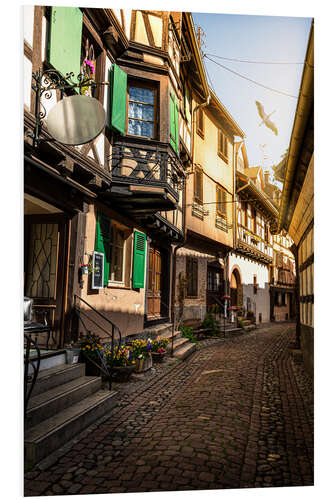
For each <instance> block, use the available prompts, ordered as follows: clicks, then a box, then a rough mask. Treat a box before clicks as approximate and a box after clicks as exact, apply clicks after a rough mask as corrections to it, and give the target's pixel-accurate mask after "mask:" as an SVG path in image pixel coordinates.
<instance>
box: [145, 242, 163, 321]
mask: <svg viewBox="0 0 333 500" xmlns="http://www.w3.org/2000/svg"><path fill="white" fill-rule="evenodd" d="M167 281H168V273H167V266H166V256H165V253H164V252H163V250H162V249H160V248H158V247H156V246H154V245H152V244H151V245H150V247H149V260H148V285H147V320H148V321H151V320H158V319H161V318H163V317H164V316H167V315H168V307H167V302H168V299H167V293H168V287H167Z"/></svg>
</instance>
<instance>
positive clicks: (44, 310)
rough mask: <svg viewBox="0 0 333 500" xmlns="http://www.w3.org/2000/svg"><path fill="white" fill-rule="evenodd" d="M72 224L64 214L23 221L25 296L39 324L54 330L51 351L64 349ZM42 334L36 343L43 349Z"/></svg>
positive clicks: (34, 217) (27, 217)
mask: <svg viewBox="0 0 333 500" xmlns="http://www.w3.org/2000/svg"><path fill="white" fill-rule="evenodd" d="M68 236H69V220H68V218H67V217H66V216H65V215H64V214H49V215H47V214H42V215H25V217H24V295H25V296H27V297H30V298H32V299H33V300H34V313H35V316H36V320H37V321H44V318H45V319H46V321H47V323H48V324H49V325H50V326H51V338H50V348H54V349H57V348H60V347H62V345H63V334H64V314H65V311H64V307H65V298H66V297H65V296H66V287H67V271H68V265H67V257H68ZM45 341H46V339H45V338H44V336H43V335H42V334H40V335H39V336H38V339H37V342H38V344H39V345H40V346H43V344H44V343H45Z"/></svg>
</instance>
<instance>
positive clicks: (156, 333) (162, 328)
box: [142, 323, 172, 338]
mask: <svg viewBox="0 0 333 500" xmlns="http://www.w3.org/2000/svg"><path fill="white" fill-rule="evenodd" d="M171 329H172V323H164V324H162V325H157V326H154V327H151V328H145V329H144V330H143V332H142V333H144V334H145V335H147V336H148V337H149V336H151V337H153V338H156V337H164V336H165V335H166V334H168V333H169V331H171Z"/></svg>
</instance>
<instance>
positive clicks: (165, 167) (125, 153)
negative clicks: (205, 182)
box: [109, 137, 185, 218]
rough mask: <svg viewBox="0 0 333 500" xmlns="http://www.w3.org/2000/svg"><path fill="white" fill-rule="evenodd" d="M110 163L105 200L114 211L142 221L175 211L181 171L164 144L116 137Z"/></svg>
mask: <svg viewBox="0 0 333 500" xmlns="http://www.w3.org/2000/svg"><path fill="white" fill-rule="evenodd" d="M110 160H111V174H112V185H111V188H110V191H109V197H110V198H111V200H112V201H113V202H115V203H116V204H117V207H118V209H120V210H124V212H126V213H128V214H129V215H131V216H134V217H135V216H138V217H140V218H142V217H149V216H151V215H152V214H155V213H156V212H159V211H168V210H175V209H176V208H177V206H178V202H179V199H180V197H179V192H180V191H181V190H182V189H183V186H184V180H185V172H184V170H183V167H182V163H181V162H180V160H179V159H178V157H177V156H176V154H175V153H174V151H173V150H172V148H171V147H170V146H169V145H168V144H164V143H160V142H158V143H157V142H155V143H152V142H150V141H149V142H148V141H140V142H139V140H137V141H135V140H134V139H132V138H128V137H126V138H124V139H123V138H120V139H118V140H117V142H116V143H115V144H114V145H113V147H112V155H111V158H110Z"/></svg>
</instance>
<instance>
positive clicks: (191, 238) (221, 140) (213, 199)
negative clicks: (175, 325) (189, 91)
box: [177, 89, 244, 322]
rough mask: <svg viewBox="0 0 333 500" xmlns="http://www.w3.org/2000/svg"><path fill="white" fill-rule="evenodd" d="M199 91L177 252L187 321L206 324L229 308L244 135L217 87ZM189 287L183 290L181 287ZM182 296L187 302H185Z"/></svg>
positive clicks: (182, 314)
mask: <svg viewBox="0 0 333 500" xmlns="http://www.w3.org/2000/svg"><path fill="white" fill-rule="evenodd" d="M209 91H210V97H209V100H207V102H205V103H203V104H201V103H200V101H199V100H198V98H197V95H196V93H195V92H194V93H193V102H192V108H193V110H194V114H193V122H194V124H193V166H192V168H191V170H190V172H189V175H188V180H187V183H186V211H185V220H186V240H185V244H184V245H183V247H182V248H180V249H179V251H178V253H177V287H178V297H177V305H178V311H179V314H178V315H179V316H180V317H181V319H182V320H183V321H186V320H192V321H194V322H200V321H202V320H203V319H204V317H205V315H206V313H207V312H208V311H209V310H210V309H211V307H212V306H214V305H217V306H218V307H219V309H221V307H223V302H222V300H221V299H222V296H223V295H225V294H226V293H227V281H226V280H227V279H228V272H227V266H228V253H229V252H230V250H231V249H232V247H233V217H234V214H233V194H234V182H235V179H234V161H233V157H234V143H235V137H236V136H239V137H244V133H243V131H242V130H241V128H240V127H239V126H238V124H237V123H236V122H235V120H234V119H233V118H232V116H231V115H230V113H229V112H228V111H227V109H226V108H225V106H224V105H223V104H222V103H221V101H220V100H219V98H218V97H217V95H216V94H215V93H214V92H213V90H212V89H209ZM181 288H183V290H181ZM180 297H182V301H180Z"/></svg>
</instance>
